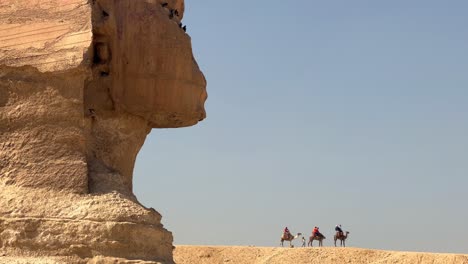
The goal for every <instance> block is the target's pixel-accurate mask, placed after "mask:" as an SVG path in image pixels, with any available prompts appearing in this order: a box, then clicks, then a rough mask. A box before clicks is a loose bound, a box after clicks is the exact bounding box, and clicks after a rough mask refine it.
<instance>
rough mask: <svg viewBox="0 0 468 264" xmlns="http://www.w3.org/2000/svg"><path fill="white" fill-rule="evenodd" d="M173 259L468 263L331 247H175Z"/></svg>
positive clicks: (207, 263) (191, 263)
mask: <svg viewBox="0 0 468 264" xmlns="http://www.w3.org/2000/svg"><path fill="white" fill-rule="evenodd" d="M174 260H175V262H176V263H177V264H195V263H200V264H215V263H229V264H234V263H242V264H264V263H265V264H267V263H268V264H285V263H291V264H302V263H304V264H305V263H308V264H315V263H317V264H318V263H320V264H334V263H337V264H338V263H340V264H341V263H369V264H370V263H372V264H390V263H391V264H410V263H411V264H428V263H429V264H452V263H453V264H465V263H466V264H468V255H462V254H439V253H420V252H399V251H384V250H371V249H361V248H334V247H323V248H279V247H240V246H236V247H229V246H176V249H175V251H174Z"/></svg>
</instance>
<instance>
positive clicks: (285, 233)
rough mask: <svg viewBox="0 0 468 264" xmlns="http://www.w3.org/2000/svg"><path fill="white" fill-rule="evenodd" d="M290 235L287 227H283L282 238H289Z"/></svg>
mask: <svg viewBox="0 0 468 264" xmlns="http://www.w3.org/2000/svg"><path fill="white" fill-rule="evenodd" d="M290 235H291V233H290V232H289V229H288V227H285V228H284V232H283V237H284V238H289V236H290Z"/></svg>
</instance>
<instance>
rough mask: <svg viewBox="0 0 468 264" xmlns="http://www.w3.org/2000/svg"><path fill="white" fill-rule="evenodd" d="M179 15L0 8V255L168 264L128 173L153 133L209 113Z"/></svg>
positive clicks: (150, 7) (125, 2) (58, 2)
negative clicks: (205, 106)
mask: <svg viewBox="0 0 468 264" xmlns="http://www.w3.org/2000/svg"><path fill="white" fill-rule="evenodd" d="M163 2H164V3H166V2H167V5H165V6H163V5H162V4H163ZM184 9H185V8H184V1H182V0H172V1H156V0H119V1H111V0H90V1H87V0H55V1H54V0H22V1H17V0H2V1H0V257H1V256H2V255H4V256H5V258H6V257H8V258H10V259H11V258H15V257H23V258H27V257H41V256H44V257H48V256H49V257H50V256H54V257H55V258H56V259H57V258H58V259H60V258H61V257H63V258H64V259H65V258H74V259H79V260H80V261H84V262H86V261H90V262H93V261H94V262H95V263H106V261H110V262H112V261H114V260H113V259H112V258H114V257H115V258H119V260H116V261H118V262H122V263H125V261H126V260H125V259H127V260H136V259H139V260H144V261H152V262H162V263H172V262H173V257H172V234H171V233H170V232H168V231H167V230H166V229H164V227H163V226H162V224H161V216H160V215H159V214H158V213H157V212H156V211H154V210H153V209H147V208H145V207H143V206H142V205H141V204H139V203H138V201H137V199H136V198H135V196H134V195H133V192H132V174H133V166H134V163H135V159H136V156H137V154H138V152H139V150H140V148H141V147H142V145H143V143H144V141H145V138H146V136H147V134H148V133H149V132H150V131H151V129H152V128H172V127H183V126H191V125H194V124H196V123H197V122H198V121H200V120H202V119H204V118H205V110H204V102H205V100H206V97H207V94H206V90H205V87H206V81H205V78H204V76H203V74H202V73H201V71H200V70H199V68H198V65H197V64H196V62H195V60H194V58H193V54H192V50H191V39H190V37H189V35H187V34H186V33H185V32H184V31H183V30H182V29H181V28H180V25H179V23H181V19H182V17H183V14H184ZM171 10H172V11H171ZM175 10H177V12H175V14H176V15H174V11H175ZM65 262H66V260H65ZM0 263H1V260H0ZM128 263H130V262H128ZM132 263H133V262H132Z"/></svg>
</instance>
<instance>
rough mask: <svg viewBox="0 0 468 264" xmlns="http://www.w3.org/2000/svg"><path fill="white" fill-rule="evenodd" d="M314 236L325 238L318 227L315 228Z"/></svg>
mask: <svg viewBox="0 0 468 264" xmlns="http://www.w3.org/2000/svg"><path fill="white" fill-rule="evenodd" d="M312 236H313V237H316V236H317V237H323V235H322V234H321V233H320V231H319V228H318V227H314V230H313V231H312Z"/></svg>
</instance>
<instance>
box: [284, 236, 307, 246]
mask: <svg viewBox="0 0 468 264" xmlns="http://www.w3.org/2000/svg"><path fill="white" fill-rule="evenodd" d="M300 236H302V234H301V233H297V235H295V236H293V235H292V234H288V237H284V234H283V235H282V236H281V240H280V243H281V246H283V242H284V241H289V247H294V246H293V245H292V243H291V242H292V241H293V240H294V239H296V238H298V237H300Z"/></svg>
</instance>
